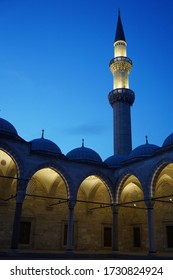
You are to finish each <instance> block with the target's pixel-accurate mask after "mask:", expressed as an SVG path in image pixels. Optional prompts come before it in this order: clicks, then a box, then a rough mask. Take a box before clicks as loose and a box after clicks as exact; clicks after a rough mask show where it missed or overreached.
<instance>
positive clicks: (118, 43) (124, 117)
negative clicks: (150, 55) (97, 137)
mask: <svg viewBox="0 0 173 280" xmlns="http://www.w3.org/2000/svg"><path fill="white" fill-rule="evenodd" d="M126 47H127V44H126V41H125V36H124V31H123V26H122V22H121V18H120V13H119V15H118V23H117V30H116V36H115V42H114V58H113V59H112V60H111V61H110V70H111V72H112V75H113V90H112V91H111V92H110V93H109V102H110V104H111V106H112V108H113V123H114V124H113V127H114V154H123V155H126V154H129V153H130V152H131V150H132V137H131V110H130V107H131V105H132V104H133V102H134V98H135V96H134V92H133V91H132V90H130V89H129V73H130V71H131V69H132V61H131V59H129V58H128V57H127V49H126Z"/></svg>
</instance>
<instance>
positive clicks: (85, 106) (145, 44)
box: [0, 0, 173, 160]
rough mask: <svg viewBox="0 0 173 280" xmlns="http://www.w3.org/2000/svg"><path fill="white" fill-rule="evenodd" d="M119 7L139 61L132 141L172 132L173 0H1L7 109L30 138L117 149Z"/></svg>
mask: <svg viewBox="0 0 173 280" xmlns="http://www.w3.org/2000/svg"><path fill="white" fill-rule="evenodd" d="M118 8H120V10H121V19H122V22H123V27H124V32H125V36H126V41H127V44H128V46H127V52H128V57H129V58H130V59H132V61H133V69H132V71H131V73H130V77H129V79H130V88H131V89H132V90H133V91H134V92H135V95H136V100H135V103H134V105H133V107H132V110H131V114H132V134H133V139H132V140H133V148H135V147H136V146H138V145H141V144H144V143H145V135H148V138H149V143H152V144H156V145H159V146H161V145H162V143H163V141H164V139H165V138H166V137H167V136H168V135H169V134H170V133H172V132H173V124H172V119H173V110H172V101H173V88H172V81H173V74H172V72H173V71H172V70H173V69H172V65H173V51H172V50H173V29H172V26H173V17H172V14H173V3H172V1H170V0H165V1H162V0H157V1H156V0H155V1H151V0H145V1H139V0H131V1H127V0H119V1H115V0H114V1H113V0H73V1H72V0H25V1H22V0H16V1H13V0H0V96H1V99H0V100H1V102H0V116H1V117H2V118H4V119H6V120H8V121H10V122H11V123H12V124H13V125H14V126H15V128H16V129H17V131H18V134H19V135H20V136H21V137H22V138H23V139H25V140H26V141H30V140H32V139H35V138H39V137H41V131H42V129H43V128H44V129H45V138H47V139H50V140H52V141H53V142H55V143H56V144H57V145H58V146H59V147H60V149H61V150H62V152H63V153H64V154H66V153H67V152H69V151H70V150H72V149H74V148H76V147H79V146H81V143H82V138H84V139H85V146H86V147H89V148H92V149H94V150H95V151H97V152H98V153H99V154H100V156H101V157H102V159H103V160H105V159H106V158H107V157H109V156H111V155H112V154H113V131H112V128H113V122H112V118H113V114H112V108H111V106H110V105H109V102H108V97H107V96H108V93H109V92H110V91H111V90H112V84H113V81H112V80H113V79H112V74H111V72H110V71H109V61H110V59H111V58H113V40H114V35H115V30H116V23H117V13H118Z"/></svg>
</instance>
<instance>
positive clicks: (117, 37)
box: [115, 9, 126, 42]
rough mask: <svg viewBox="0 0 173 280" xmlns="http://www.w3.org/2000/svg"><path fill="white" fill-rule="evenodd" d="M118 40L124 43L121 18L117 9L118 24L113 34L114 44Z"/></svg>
mask: <svg viewBox="0 0 173 280" xmlns="http://www.w3.org/2000/svg"><path fill="white" fill-rule="evenodd" d="M119 40H121V41H124V42H126V39H125V35H124V30H123V25H122V21H121V16H120V9H118V22H117V29H116V33H115V42H116V41H119Z"/></svg>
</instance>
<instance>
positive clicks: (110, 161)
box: [104, 155, 127, 167]
mask: <svg viewBox="0 0 173 280" xmlns="http://www.w3.org/2000/svg"><path fill="white" fill-rule="evenodd" d="M126 159H127V156H125V155H113V156H111V157H109V158H107V159H106V160H105V161H104V162H105V163H106V164H107V165H108V166H109V167H115V166H117V165H118V164H120V163H121V162H122V161H124V160H126Z"/></svg>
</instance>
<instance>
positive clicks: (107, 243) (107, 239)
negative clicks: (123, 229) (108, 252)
mask: <svg viewBox="0 0 173 280" xmlns="http://www.w3.org/2000/svg"><path fill="white" fill-rule="evenodd" d="M103 242H104V247H112V228H111V227H104V239H103Z"/></svg>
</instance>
